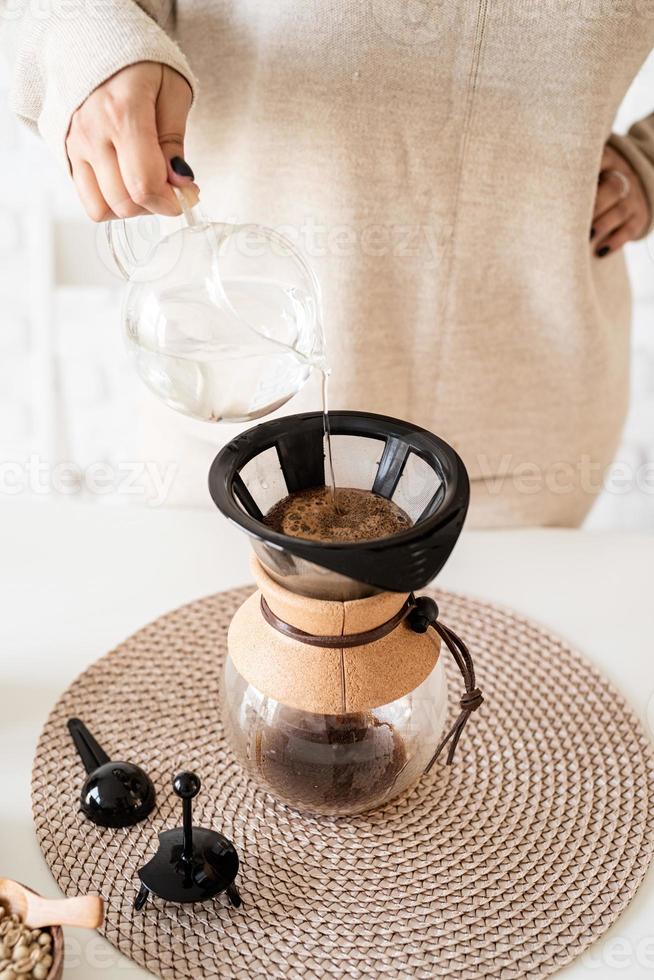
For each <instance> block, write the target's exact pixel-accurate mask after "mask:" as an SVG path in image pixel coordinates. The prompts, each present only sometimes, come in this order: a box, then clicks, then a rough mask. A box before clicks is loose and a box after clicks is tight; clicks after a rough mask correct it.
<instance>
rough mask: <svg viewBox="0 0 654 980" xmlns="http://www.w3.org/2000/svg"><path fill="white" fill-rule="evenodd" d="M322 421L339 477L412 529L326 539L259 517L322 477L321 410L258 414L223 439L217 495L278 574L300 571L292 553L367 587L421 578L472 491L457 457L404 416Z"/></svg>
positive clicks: (441, 551)
mask: <svg viewBox="0 0 654 980" xmlns="http://www.w3.org/2000/svg"><path fill="white" fill-rule="evenodd" d="M329 421H330V428H331V434H332V455H333V461H334V473H335V478H336V485H337V486H339V487H355V488H357V489H361V490H372V491H373V492H374V493H377V494H380V495H381V496H383V497H387V498H389V499H391V500H393V501H394V502H395V503H396V504H397V505H398V506H399V507H401V508H402V509H403V510H404V511H406V513H407V514H408V515H409V517H410V518H411V520H412V521H413V526H412V527H411V528H409V530H407V531H402V532H400V533H398V534H394V535H391V536H390V537H386V538H380V539H377V540H374V541H357V542H354V543H353V542H331V543H324V542H322V541H314V540H307V539H303V538H296V537H289V536H288V535H285V534H279V533H277V532H275V531H272V530H270V528H268V527H266V525H265V524H264V523H263V516H264V514H266V513H267V511H268V510H269V509H270V508H271V507H272V506H273V505H274V504H276V503H277V501H278V500H281V499H282V497H285V496H287V495H288V494H289V493H294V492H297V491H298V490H308V489H310V488H312V487H320V486H324V485H325V454H324V439H323V416H322V413H321V412H310V413H306V414H303V415H289V416H286V417H285V418H281V419H275V420H273V421H270V422H264V423H263V424H261V425H258V426H256V427H255V428H253V429H250V430H249V431H248V432H245V433H243V434H242V435H240V436H237V438H236V439H233V440H232V441H231V442H230V443H228V444H227V445H226V446H225V447H224V448H223V449H222V450H221V451H220V452H219V453H218V455H217V456H216V458H215V460H214V461H213V464H212V466H211V469H210V471H209V490H210V493H211V496H212V498H213V501H214V503H215V504H216V506H217V507H218V509H219V510H220V511H222V513H223V514H224V515H225V516H226V517H228V518H229V519H230V520H232V521H234V522H235V523H236V524H238V525H239V526H240V527H242V528H243V529H244V530H245V531H247V532H248V534H250V535H251V536H252V538H253V539H254V540H253V544H254V547H255V551H256V552H257V554H259V555H260V557H261V550H260V547H257V544H259V545H262V544H263V546H264V551H265V555H266V558H264V562H265V564H266V565H267V566H270V565H271V563H272V565H273V566H274V568H275V569H276V571H277V572H278V577H279V575H282V576H283V575H284V574H287V575H289V576H290V575H291V574H292V573H293V571H297V568H298V560H299V561H304V562H308V563H311V565H312V566H318V567H319V568H321V569H325V570H327V571H328V572H330V573H336V574H337V575H338V576H342V577H344V578H345V580H352V579H353V580H355V581H356V582H360V583H365V584H366V585H367V586H370V587H371V588H372V590H373V591H374V590H375V589H382V590H389V591H392V592H408V591H411V590H412V589H421V588H423V587H424V586H426V585H427V583H428V582H430V581H431V579H432V578H433V577H434V575H436V573H437V572H438V571H440V569H441V568H442V567H443V565H444V564H445V562H446V561H447V558H448V557H449V555H450V552H451V551H452V548H453V547H454V544H455V543H456V540H457V538H458V536H459V533H460V531H461V528H462V526H463V522H464V519H465V516H466V511H467V509H468V500H469V496H470V485H469V482H468V475H467V473H466V469H465V467H464V465H463V462H462V461H461V459H460V458H459V456H458V455H457V453H456V452H455V451H454V450H453V449H452V448H451V446H448V445H447V443H445V442H443V440H442V439H439V438H438V436H435V435H432V434H431V433H430V432H427V431H426V430H425V429H420V428H417V427H415V426H412V425H410V424H409V423H408V422H402V421H400V420H398V419H392V418H387V417H386V416H384V415H369V414H367V413H365V412H330V413H329ZM291 587H292V586H291ZM297 591H304V592H305V594H312V593H311V591H310V590H306V589H305V590H303V589H297ZM334 597H335V596H334ZM348 597H353V596H352V595H350V596H348Z"/></svg>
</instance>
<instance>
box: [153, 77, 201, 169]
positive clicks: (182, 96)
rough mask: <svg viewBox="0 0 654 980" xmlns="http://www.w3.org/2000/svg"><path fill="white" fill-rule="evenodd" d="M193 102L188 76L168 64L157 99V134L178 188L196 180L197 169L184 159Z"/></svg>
mask: <svg viewBox="0 0 654 980" xmlns="http://www.w3.org/2000/svg"><path fill="white" fill-rule="evenodd" d="M191 101H192V93H191V88H190V86H189V84H188V82H187V81H186V79H185V78H183V77H182V76H181V75H180V74H179V73H178V72H176V71H174V69H172V68H168V66H167V65H164V66H163V77H162V80H161V88H160V90H159V96H158V98H157V133H158V136H159V145H160V146H161V152H162V153H163V155H164V157H165V160H166V165H167V169H168V182H169V183H170V184H173V185H174V186H175V187H188V186H189V184H193V182H194V180H195V174H194V173H193V169H192V168H191V166H190V164H189V163H187V161H186V160H185V158H184V136H185V134H186V121H187V119H188V113H189V109H190V108H191Z"/></svg>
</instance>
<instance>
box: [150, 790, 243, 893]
mask: <svg viewBox="0 0 654 980" xmlns="http://www.w3.org/2000/svg"><path fill="white" fill-rule="evenodd" d="M173 789H174V790H175V793H176V794H177V796H178V797H179V798H180V799H181V801H182V813H183V825H182V826H181V827H176V828H175V829H174V830H165V831H163V833H161V834H159V850H158V851H157V853H156V854H155V856H154V857H153V858H152V860H151V861H149V862H148V863H147V864H146V865H145V866H144V867H143V868H141V870H140V871H139V873H138V874H139V878H140V879H141V888H140V890H139V893H138V895H137V897H136V900H135V902H134V908H135V909H136V910H137V912H138V911H140V910H141V909H142V908H143V906H144V905H145V903H146V902H147V900H148V897H149V895H150V893H152V894H153V895H157V896H158V897H159V898H162V899H163V900H164V901H165V902H206V901H208V900H209V899H211V898H213V897H214V896H215V895H218V894H220V892H223V891H224V892H226V893H227V898H228V899H229V901H230V902H231V904H232V905H233V906H234V907H235V908H238V907H239V906H240V905H241V896H240V895H239V892H238V888H237V887H236V885H235V884H234V881H235V879H236V875H237V873H238V867H239V860H238V854H237V853H236V848H235V847H234V845H233V844H232V842H231V841H230V840H228V839H227V837H223V835H222V834H219V833H218V832H217V831H215V830H207V829H206V828H204V827H194V826H193V814H192V800H193V798H194V797H195V796H197V795H198V793H199V792H200V779H199V777H198V776H196V774H195V773H194V772H180V773H179V774H178V775H177V776H175V778H174V779H173Z"/></svg>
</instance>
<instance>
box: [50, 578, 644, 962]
mask: <svg viewBox="0 0 654 980" xmlns="http://www.w3.org/2000/svg"><path fill="white" fill-rule="evenodd" d="M249 592H250V590H248V589H240V590H235V591H232V592H225V593H222V594H219V595H215V596H211V597H209V598H207V599H202V600H200V601H198V602H194V603H192V604H190V605H187V606H184V607H182V608H181V609H178V610H176V611H175V612H172V613H170V614H168V615H166V616H163V617H162V618H161V619H158V620H157V621H156V622H154V623H151V624H150V625H149V626H146V627H145V628H144V629H142V630H140V631H139V632H138V633H136V634H135V635H134V636H131V637H130V638H129V639H128V640H126V641H125V642H124V643H123V644H121V645H120V646H119V647H118V648H117V649H116V650H114V651H113V652H112V653H109V654H108V655H107V656H105V657H103V658H102V659H101V660H99V661H98V662H97V663H96V664H94V665H93V666H92V667H91V668H90V669H89V670H87V671H86V672H85V673H84V674H82V675H81V676H80V677H79V678H78V679H77V680H76V681H75V682H74V683H73V685H72V686H71V687H70V688H69V689H68V691H66V693H65V694H64V695H63V696H62V698H61V700H60V701H59V703H58V704H57V705H56V707H55V708H54V710H53V712H52V714H51V715H50V718H49V720H48V722H47V724H46V726H45V729H44V731H43V733H42V736H41V739H40V742H39V745H38V749H37V753H36V759H35V762H34V772H33V786H32V793H33V809H34V817H35V820H36V830H37V834H38V839H39V842H40V844H41V848H42V849H43V853H44V854H45V857H46V860H47V862H48V864H49V865H50V867H51V869H52V872H53V874H54V876H55V878H56V879H57V881H58V882H59V884H60V886H61V887H62V889H63V891H64V892H66V893H67V894H71V895H72V894H77V893H80V892H89V891H90V892H96V893H100V894H102V895H103V896H104V898H105V900H106V902H107V917H106V922H105V925H104V927H103V932H104V935H105V936H106V937H107V939H109V940H110V941H111V942H112V943H113V944H114V945H115V946H117V947H118V948H119V949H120V950H121V951H122V952H123V953H125V954H126V955H127V956H129V957H131V958H132V959H133V960H135V961H136V962H138V963H140V964H142V965H144V966H146V967H147V968H148V969H149V970H151V971H152V972H153V973H155V974H157V975H158V976H160V977H166V978H182V977H183V978H192V980H198V978H202V977H222V978H231V977H237V978H244V980H252V978H255V977H266V978H270V977H280V978H281V977H284V978H297V980H300V978H306V977H309V978H313V977H351V978H353V980H354V978H360V977H379V976H388V977H398V978H404V977H407V976H411V977H416V978H430V977H434V976H447V977H451V978H462V980H474V978H476V977H502V978H510V977H540V976H546V975H548V974H551V973H553V972H554V971H555V970H557V969H558V968H559V967H561V966H562V965H564V964H565V963H568V962H569V961H570V960H572V959H574V958H575V957H577V956H579V954H580V953H581V952H582V951H583V950H584V949H585V948H586V947H587V946H588V945H589V944H590V943H591V942H593V940H595V939H596V938H597V937H598V936H599V935H601V934H602V933H603V932H604V931H605V930H606V929H607V928H608V926H609V925H611V923H612V922H614V921H615V919H616V918H617V917H618V915H619V914H620V912H621V911H622V909H624V907H625V906H626V905H627V903H628V902H629V900H630V899H631V897H632V896H633V894H634V892H635V890H636V888H637V887H638V885H639V883H640V881H641V879H642V878H643V875H644V874H645V871H646V869H647V867H648V864H649V862H650V858H651V856H652V851H653V848H654V758H653V753H652V748H651V745H650V743H649V742H648V740H647V738H646V737H645V735H644V733H643V731H642V728H641V726H640V724H639V722H638V720H637V719H636V718H635V716H634V715H633V713H632V711H631V709H630V708H629V707H628V705H627V704H626V703H625V701H624V700H623V698H622V697H621V696H620V695H619V694H618V693H617V692H616V691H615V690H614V689H613V688H612V687H611V685H610V684H609V683H608V682H607V681H606V680H605V679H604V678H603V677H602V676H601V675H600V674H599V673H598V672H597V670H595V668H594V667H592V666H591V665H590V664H589V663H588V662H587V661H586V660H584V659H583V658H582V657H580V656H579V655H578V654H577V653H575V652H573V651H572V650H570V649H569V648H568V647H567V646H566V645H565V644H564V643H563V642H562V641H561V640H559V639H557V638H556V637H555V636H552V635H551V634H550V633H548V632H546V631H545V630H543V629H541V628H540V627H538V626H536V625H534V624H533V623H530V622H527V621H525V620H524V619H522V618H520V617H518V616H516V615H514V614H513V613H511V612H509V611H506V610H502V609H498V608H496V607H494V606H490V605H487V604H484V603H480V602H476V601H472V600H470V599H467V598H464V597H461V596H455V595H451V594H446V593H435V595H436V596H437V598H438V600H439V604H440V607H441V613H442V616H443V620H444V622H446V623H447V624H448V625H450V626H452V627H453V628H454V629H455V630H457V632H459V633H460V634H461V636H463V637H464V638H465V639H466V640H467V641H468V643H469V645H470V648H471V650H472V651H473V653H474V657H475V661H476V664H477V668H478V675H479V682H480V685H481V687H482V688H483V690H484V695H485V699H486V700H485V704H484V705H483V706H482V708H481V709H480V711H478V712H477V713H476V714H475V715H474V716H473V717H472V718H471V720H470V722H469V724H468V726H467V728H466V731H465V733H464V735H463V738H462V740H461V743H460V745H459V749H458V752H457V757H456V759H455V762H454V765H453V766H452V767H451V768H449V767H447V766H445V765H444V764H443V763H442V762H439V763H438V764H437V765H436V766H435V767H434V769H433V770H432V772H431V773H430V775H429V776H428V777H424V778H423V779H422V780H421V782H420V783H419V785H418V786H417V787H416V788H415V789H414V790H413V791H411V792H410V793H409V794H408V795H405V796H403V797H401V798H399V799H398V800H396V801H394V802H393V803H391V804H390V805H388V806H387V807H385V808H384V809H383V810H379V811H376V812H373V813H371V814H367V815H363V816H358V817H354V818H341V819H332V818H328V817H312V816H306V815H301V814H299V813H298V812H296V811H294V810H292V809H290V808H288V807H285V806H283V805H281V804H279V803H277V802H276V801H275V800H274V799H272V798H271V797H270V796H269V795H267V794H266V793H264V792H262V791H260V790H258V789H257V788H256V787H255V785H254V784H253V783H252V782H251V781H250V780H249V779H248V778H247V777H246V776H245V775H244V773H243V772H242V770H241V769H240V768H239V766H238V765H237V763H236V762H235V761H234V760H233V759H232V757H231V756H230V754H229V751H228V750H227V748H226V746H225V742H224V739H223V733H222V728H221V725H220V720H219V711H218V695H219V685H220V683H221V680H220V678H221V665H222V661H223V657H224V652H225V637H226V630H227V626H228V623H229V620H230V618H231V616H232V614H233V612H234V610H235V609H236V608H237V606H238V605H239V604H240V603H241V602H242V601H243V599H244V598H245V597H246V596H247V595H248V594H249ZM449 669H450V667H449V665H448V670H449ZM450 682H451V686H450V692H451V695H452V712H453V714H454V711H455V697H454V695H457V694H458V693H459V688H460V686H461V679H460V677H456V676H455V673H454V670H452V672H451V673H450ZM71 715H78V716H80V717H81V718H82V719H83V720H85V721H86V722H87V723H88V725H89V727H90V728H91V729H92V731H93V732H94V734H95V735H96V737H97V738H98V740H99V741H100V743H101V744H102V745H103V746H104V747H105V748H106V749H107V751H109V752H110V754H111V755H112V757H113V758H116V759H128V760H132V761H135V762H138V763H139V764H141V765H142V766H143V767H144V768H145V769H146V770H148V771H149V772H150V774H151V775H152V777H153V779H154V782H155V785H156V787H157V791H158V808H157V810H155V812H154V813H153V814H152V816H151V817H150V818H149V819H148V820H147V821H146V822H144V823H142V824H140V825H139V826H137V827H134V828H131V829H129V830H117V831H115V830H103V829H100V828H98V827H95V826H94V825H92V824H90V823H88V822H87V821H85V820H84V819H83V818H82V817H81V816H80V814H79V812H78V794H79V790H80V786H81V783H82V778H83V772H82V767H81V763H80V761H79V759H78V757H77V756H76V754H75V751H74V749H73V746H72V743H71V742H70V739H69V736H68V733H67V730H66V720H67V718H68V717H69V716H71ZM182 768H191V769H194V770H196V771H197V772H198V773H199V774H200V775H201V777H202V779H203V789H202V791H201V794H200V796H199V797H198V799H197V801H196V802H197V804H198V805H197V809H196V816H195V820H194V822H196V823H198V824H203V825H206V826H213V827H214V828H216V829H219V830H221V831H223V832H224V833H225V834H226V835H227V836H228V837H230V838H232V839H233V840H234V842H235V844H236V846H237V848H238V850H239V853H240V854H241V856H242V865H241V871H240V873H239V878H238V884H239V888H240V890H241V894H242V896H243V900H244V906H243V908H241V909H240V910H233V909H230V907H229V905H228V903H227V901H226V899H225V896H219V897H218V898H217V899H215V900H213V901H212V902H209V903H206V904H204V905H193V906H188V905H187V906H175V905H165V904H163V903H162V902H160V901H159V900H158V899H155V900H151V901H150V902H149V903H148V905H147V906H146V908H145V910H144V911H143V912H142V913H135V912H134V911H133V908H132V904H133V901H134V897H135V894H136V891H137V884H138V881H137V869H138V868H139V867H140V866H141V865H143V864H144V863H145V862H146V860H148V859H149V858H150V857H151V856H152V854H153V853H154V852H155V851H156V848H157V833H158V832H159V831H160V830H161V829H163V828H166V827H172V826H177V825H178V824H179V822H180V807H179V801H178V800H177V799H176V798H175V797H174V795H173V792H172V788H171V777H172V774H173V773H175V772H176V771H178V770H180V769H182Z"/></svg>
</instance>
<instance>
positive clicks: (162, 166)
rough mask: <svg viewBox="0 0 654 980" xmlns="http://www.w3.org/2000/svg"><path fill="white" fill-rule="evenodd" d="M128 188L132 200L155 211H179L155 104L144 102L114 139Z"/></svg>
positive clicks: (155, 212) (150, 210)
mask: <svg viewBox="0 0 654 980" xmlns="http://www.w3.org/2000/svg"><path fill="white" fill-rule="evenodd" d="M115 147H116V153H117V156H118V162H119V165H120V172H121V175H122V179H123V180H124V183H125V188H126V190H127V192H128V193H129V196H130V198H131V200H132V201H133V202H134V203H135V204H137V205H138V206H139V207H140V208H142V209H143V211H147V212H150V213H152V214H165V215H176V214H179V213H180V208H179V204H178V202H177V199H176V198H175V194H174V191H173V189H172V187H171V186H170V184H169V183H168V169H167V165H166V160H165V157H164V155H163V153H162V150H161V146H160V145H159V139H158V136H157V128H156V123H155V111H154V105H150V106H146V105H144V106H142V107H140V108H139V109H138V110H137V111H136V112H135V114H134V117H133V118H132V119H131V120H130V123H129V125H127V126H125V127H124V128H123V130H122V131H121V133H120V134H119V135H118V136H117V137H116V139H115Z"/></svg>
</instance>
